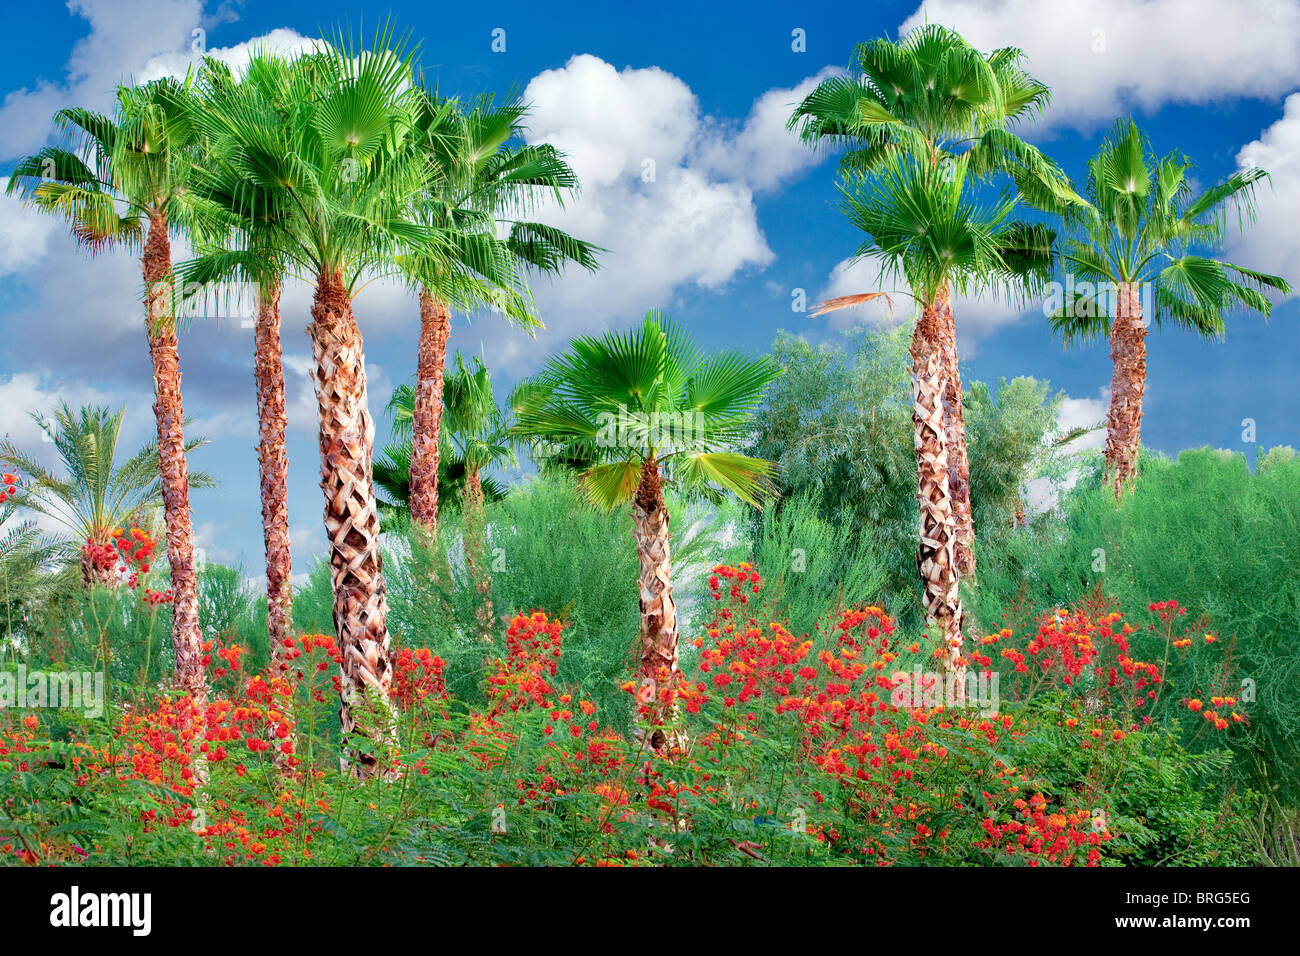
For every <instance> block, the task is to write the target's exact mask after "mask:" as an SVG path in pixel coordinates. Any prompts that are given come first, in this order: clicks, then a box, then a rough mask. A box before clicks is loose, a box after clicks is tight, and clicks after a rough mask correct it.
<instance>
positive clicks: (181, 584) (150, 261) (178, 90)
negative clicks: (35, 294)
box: [7, 78, 207, 706]
mask: <svg viewBox="0 0 1300 956" xmlns="http://www.w3.org/2000/svg"><path fill="white" fill-rule="evenodd" d="M189 95H190V90H189V85H188V82H186V83H178V82H177V81H176V80H173V79H170V78H168V79H161V80H156V81H154V82H151V83H147V84H145V85H144V86H139V87H131V86H124V87H119V88H118V91H117V104H116V107H115V109H114V111H113V114H112V115H111V116H109V115H104V114H100V113H95V112H92V111H90V110H84V109H79V108H69V109H62V110H59V112H58V113H56V114H55V123H56V124H57V125H58V126H59V127H60V128H61V129H62V130H64V131H65V132H68V133H69V134H71V135H72V137H73V143H72V144H71V148H68V149H64V148H59V147H46V148H45V149H42V150H41V151H40V152H39V153H37V154H35V155H33V156H29V157H27V158H26V159H24V160H22V161H21V162H19V163H18V165H17V167H16V168H15V169H14V173H13V176H12V178H11V179H10V181H9V185H8V187H7V189H8V191H9V192H13V191H15V190H20V191H21V192H22V194H23V195H24V196H25V198H26V199H27V200H28V201H29V202H30V203H31V204H32V205H34V206H35V207H36V208H37V209H40V210H42V211H44V212H47V213H50V214H52V215H58V216H62V217H64V218H65V219H67V220H68V221H69V222H70V223H71V225H72V232H73V235H74V236H76V237H77V239H78V241H79V242H81V243H82V244H83V245H85V246H86V247H87V248H88V249H90V250H91V252H95V251H98V250H101V249H103V248H106V247H109V246H114V245H121V246H125V247H126V248H127V249H130V250H132V251H135V250H136V249H141V248H142V252H143V254H142V256H141V260H140V261H141V268H142V271H143V274H144V290H145V291H144V306H145V331H146V333H147V335H148V339H149V356H150V359H151V360H152V365H153V384H154V399H155V400H154V416H155V418H156V419H157V424H158V457H159V471H160V473H161V491H162V497H163V518H164V522H165V524H166V528H167V559H168V562H169V564H170V565H171V581H172V590H173V593H174V595H175V600H174V603H173V606H172V646H173V648H174V650H175V654H176V680H177V684H178V685H179V686H180V687H182V688H183V689H184V690H185V691H186V692H188V693H189V694H190V695H191V696H192V697H193V699H194V700H195V701H196V702H197V703H198V704H199V705H200V706H202V704H203V702H204V701H206V699H207V687H206V679H205V677H204V673H203V666H202V656H203V640H202V633H201V631H200V629H199V604H198V591H197V578H196V574H195V565H194V534H193V524H192V521H191V518H190V504H189V473H188V472H189V467H188V464H187V462H186V458H185V449H186V442H185V436H184V432H183V423H184V421H185V414H184V409H183V407H182V402H181V387H180V381H181V379H180V360H179V354H178V351H177V338H176V315H175V307H174V306H175V303H174V292H173V282H172V264H171V231H172V230H174V229H177V228H181V229H183V228H184V227H185V225H186V221H187V218H188V213H189V211H190V209H191V207H192V199H191V195H190V193H189V191H188V190H187V189H186V183H185V172H186V171H187V169H188V168H189V164H188V163H187V162H186V161H185V158H186V154H187V152H188V151H189V150H190V149H191V148H192V145H193V139H192V131H191V129H190V127H189V124H188V122H187V116H186V114H187V109H186V102H187V100H188V98H189ZM146 223H147V225H148V229H147V233H146V231H145V224H146ZM142 240H143V246H142V245H141V243H142Z"/></svg>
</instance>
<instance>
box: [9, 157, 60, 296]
mask: <svg viewBox="0 0 1300 956" xmlns="http://www.w3.org/2000/svg"><path fill="white" fill-rule="evenodd" d="M8 186H9V177H8V176H0V276H6V275H12V274H13V273H17V272H22V271H23V270H25V269H27V268H29V267H31V266H33V265H35V264H36V263H37V262H38V261H40V258H41V256H43V255H45V243H46V240H47V239H49V236H50V233H51V232H53V231H54V228H55V223H54V221H53V220H52V219H50V217H49V216H44V215H41V214H40V213H38V212H36V211H35V210H33V209H31V208H29V207H27V206H25V205H24V204H23V201H22V200H21V199H20V198H18V197H17V196H6V195H5V194H4V192H5V189H6V188H7V187H8Z"/></svg>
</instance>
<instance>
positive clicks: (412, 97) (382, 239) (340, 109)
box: [193, 33, 445, 291]
mask: <svg viewBox="0 0 1300 956" xmlns="http://www.w3.org/2000/svg"><path fill="white" fill-rule="evenodd" d="M390 40H391V37H390V36H389V34H388V33H383V34H381V35H379V36H378V37H376V42H375V44H374V48H373V49H368V50H354V49H353V44H352V43H351V42H350V41H345V40H344V39H342V38H339V40H338V41H337V45H336V46H335V47H331V48H330V50H329V51H328V52H320V53H313V54H307V55H304V56H303V57H300V58H299V59H298V60H297V61H294V62H293V63H292V64H290V63H289V62H288V61H285V60H282V59H280V58H278V57H276V56H275V55H273V54H270V53H266V52H258V53H257V54H256V55H255V56H254V57H253V58H252V60H251V61H250V63H249V66H248V69H247V72H246V74H245V80H246V81H247V82H239V83H229V82H220V81H218V82H212V83H210V84H209V87H208V90H207V94H208V95H207V96H206V97H205V99H204V101H202V102H200V103H199V104H198V106H197V107H196V108H195V110H194V111H193V116H194V120H193V121H194V126H195V128H196V129H197V130H198V132H199V133H200V135H202V136H203V137H204V140H205V142H206V144H207V147H208V149H209V154H208V155H207V156H205V158H204V160H203V171H202V173H201V175H200V176H199V177H198V180H197V184H196V188H197V189H198V190H199V192H200V193H201V194H203V195H204V196H207V197H210V198H211V200H212V201H213V202H214V204H216V205H217V206H219V207H220V208H222V209H224V210H228V211H229V212H231V213H232V214H234V215H235V216H236V217H237V219H238V220H240V221H242V222H244V223H251V224H253V225H254V228H255V230H256V232H255V234H256V235H257V236H259V237H260V239H261V241H263V242H264V243H265V244H268V245H273V247H274V251H275V253H276V254H277V255H278V257H279V258H280V259H282V261H283V262H284V264H285V265H286V266H287V267H289V268H292V269H297V270H300V271H301V272H302V273H304V274H305V275H306V276H308V277H310V278H315V277H317V276H322V275H324V276H331V275H335V274H338V275H341V276H342V278H343V282H344V286H345V288H347V289H349V290H353V291H354V290H355V289H356V288H357V286H358V283H359V282H360V280H361V279H362V278H363V277H364V276H367V275H370V274H373V271H374V270H375V269H377V268H379V269H382V268H383V267H384V266H385V265H386V264H387V263H388V262H390V261H391V260H392V257H393V256H395V255H396V254H398V253H399V252H400V251H404V250H405V251H409V250H412V249H416V250H423V251H424V252H426V253H427V252H431V251H432V249H433V248H434V247H435V246H437V245H438V244H439V243H440V242H443V241H445V240H444V239H443V237H440V236H438V235H436V234H435V233H434V231H433V230H430V229H428V228H426V227H423V226H421V225H420V224H418V223H413V222H411V221H409V217H408V216H407V209H406V208H405V197H407V196H410V195H412V194H413V193H414V192H417V191H418V190H419V189H420V187H421V185H422V183H423V182H424V175H425V164H424V163H423V162H421V161H420V159H419V157H418V155H416V154H415V152H414V151H413V150H412V149H411V148H410V140H411V131H412V129H413V127H414V123H415V120H416V117H417V109H418V97H417V91H416V90H414V89H413V88H411V87H410V86H409V84H408V80H409V76H410V68H411V56H410V54H409V53H408V52H406V51H405V50H404V49H403V48H402V47H401V46H400V45H393V46H392V48H391V49H390ZM259 251H263V252H265V251H266V250H265V249H263V250H259ZM249 258H250V259H251V257H249ZM245 261H248V259H245Z"/></svg>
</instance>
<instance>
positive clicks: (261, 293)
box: [177, 53, 316, 663]
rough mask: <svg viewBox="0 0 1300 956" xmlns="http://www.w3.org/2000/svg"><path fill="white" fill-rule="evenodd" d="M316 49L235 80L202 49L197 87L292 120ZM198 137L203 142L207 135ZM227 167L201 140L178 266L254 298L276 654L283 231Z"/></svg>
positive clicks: (278, 215)
mask: <svg viewBox="0 0 1300 956" xmlns="http://www.w3.org/2000/svg"><path fill="white" fill-rule="evenodd" d="M315 62H316V60H315V59H314V58H313V57H310V56H308V57H302V58H300V59H298V60H296V61H287V60H284V59H281V58H279V57H276V56H275V55H273V54H267V53H264V54H261V55H259V56H257V57H255V58H253V59H252V60H251V61H250V63H249V65H248V69H247V70H246V72H245V74H244V75H243V76H242V77H241V79H240V82H239V83H235V82H234V76H233V74H232V73H231V70H230V68H229V67H228V66H227V65H226V64H224V63H221V62H219V61H217V60H213V59H211V58H208V59H206V60H205V61H204V63H203V68H202V70H201V71H200V74H199V83H200V86H199V94H200V95H201V96H203V97H204V98H205V99H206V100H207V101H208V103H209V104H211V107H212V108H214V109H223V108H230V107H232V106H236V105H239V106H240V107H242V106H243V105H244V104H252V108H253V109H256V110H257V111H259V112H265V113H267V114H274V115H276V116H278V117H279V122H281V123H288V122H290V121H291V114H292V112H293V111H294V109H295V108H296V104H295V102H294V101H293V100H292V98H291V97H292V93H293V91H294V88H293V85H292V84H291V83H290V82H288V74H289V71H291V70H295V69H297V70H304V71H307V70H310V69H311V68H312V65H313V64H314V63H315ZM204 145H205V147H206V146H209V145H210V144H206V143H205V144H204ZM232 172H233V171H232V169H231V167H230V166H229V165H228V164H227V163H225V162H223V161H221V160H219V159H217V158H216V157H214V156H213V155H212V149H211V148H205V149H204V150H203V151H202V153H201V154H200V155H199V156H198V157H197V158H196V161H195V163H194V168H193V169H192V170H191V172H190V176H189V179H190V182H191V184H192V187H193V189H194V190H195V191H196V192H197V193H199V194H200V195H202V196H203V197H204V198H205V199H206V200H207V202H206V204H205V209H204V212H205V216H204V217H203V218H202V220H201V222H200V223H199V227H200V228H198V229H196V230H194V231H195V232H196V233H197V234H198V235H197V236H196V241H195V252H196V256H195V258H194V259H192V260H190V261H189V262H185V263H182V264H181V265H180V266H179V267H178V268H177V274H178V276H179V277H180V278H181V280H182V281H181V287H182V288H183V289H184V290H186V292H187V293H189V294H191V295H193V294H198V293H204V294H206V293H207V292H209V291H211V290H216V292H217V294H218V295H219V294H220V291H221V290H223V289H228V288H230V287H231V286H236V287H238V286H251V287H252V289H253V291H254V297H255V302H256V313H257V317H256V321H255V323H254V335H253V342H254V345H253V378H254V383H255V385H256V389H257V423H258V446H257V461H258V472H259V477H260V480H261V489H262V537H263V542H264V546H265V552H266V610H267V614H266V626H267V635H268V639H269V644H270V647H271V656H272V660H273V661H275V662H277V663H279V662H280V661H281V658H282V656H283V653H284V650H285V648H286V646H287V645H286V643H285V639H286V638H287V637H289V636H290V635H291V632H292V630H293V554H292V550H291V547H290V539H289V490H288V483H289V455H288V451H287V449H286V446H285V430H286V428H287V425H288V417H287V414H286V410H285V392H284V361H283V354H282V350H281V346H280V291H281V289H282V287H283V285H284V279H285V273H286V270H287V262H286V255H285V252H284V250H283V247H284V245H285V244H286V243H287V242H288V241H290V239H289V236H288V234H287V230H286V226H287V222H286V218H285V216H284V215H283V210H282V209H281V207H278V206H272V205H269V204H266V203H258V202H257V201H256V199H255V198H254V197H253V196H250V195H247V194H246V193H245V191H244V190H243V189H242V188H241V186H242V184H241V182H240V181H239V180H238V179H237V178H236V177H235V175H232Z"/></svg>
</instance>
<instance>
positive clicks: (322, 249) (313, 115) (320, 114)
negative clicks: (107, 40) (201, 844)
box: [194, 31, 443, 778]
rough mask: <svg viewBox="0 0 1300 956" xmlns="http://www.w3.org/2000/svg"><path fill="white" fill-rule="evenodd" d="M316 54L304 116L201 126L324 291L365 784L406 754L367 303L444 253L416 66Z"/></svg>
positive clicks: (295, 94) (225, 115) (340, 534)
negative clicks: (409, 202)
mask: <svg viewBox="0 0 1300 956" xmlns="http://www.w3.org/2000/svg"><path fill="white" fill-rule="evenodd" d="M311 56H312V68H311V69H310V70H302V69H294V70H288V71H285V76H284V82H285V83H286V84H287V85H288V97H287V99H288V101H290V102H292V103H294V104H296V108H295V109H294V110H293V111H292V113H291V114H290V116H289V117H288V118H287V121H286V117H284V116H282V115H281V114H280V112H279V110H278V109H277V107H276V106H275V105H274V104H271V103H267V102H264V101H261V100H259V99H258V98H256V97H243V96H231V97H223V98H220V99H218V100H216V101H214V102H210V103H201V104H200V105H199V107H198V108H197V109H196V111H195V118H194V123H195V126H196V127H197V129H198V130H199V132H200V133H201V134H202V135H203V136H204V137H205V139H206V141H207V143H209V144H210V148H211V150H212V157H211V159H210V160H209V162H210V164H211V165H212V166H213V168H215V169H218V170H220V173H221V178H222V180H223V183H224V186H223V188H224V189H225V191H226V192H228V193H229V194H231V195H235V196H237V197H238V202H239V204H240V206H241V207H242V208H244V209H248V210H257V211H258V215H260V216H263V217H265V218H266V219H268V220H273V221H275V222H277V223H279V226H278V228H277V234H278V235H279V237H280V239H279V241H277V243H276V248H277V250H278V251H279V252H280V253H281V254H282V255H283V261H284V262H285V264H286V266H287V267H288V268H289V269H290V270H293V271H295V272H297V273H300V274H303V275H305V276H308V277H310V279H311V280H312V281H313V282H314V284H315V294H314V299H313V303H312V309H311V314H312V322H311V324H310V325H309V326H308V335H309V336H310V338H311V342H312V352H313V355H314V358H315V362H316V369H315V384H316V398H317V404H318V406H319V410H320V452H321V490H322V491H323V492H324V496H325V531H326V537H327V540H328V541H329V550H330V568H331V580H332V585H333V589H334V621H335V627H336V630H337V633H338V639H339V646H340V650H341V652H342V663H341V665H340V668H341V691H340V693H341V700H342V703H341V707H340V716H341V720H342V725H343V733H344V736H345V739H346V741H347V742H346V744H345V746H344V748H343V757H342V762H343V765H344V769H345V770H347V771H348V772H350V773H352V774H354V775H355V776H358V777H371V776H382V777H385V778H387V777H390V776H391V775H392V771H393V764H392V763H391V759H390V758H391V756H392V753H393V747H394V745H395V742H396V737H395V712H394V711H393V708H392V704H391V701H390V700H389V696H388V694H389V688H390V686H391V683H392V678H393V674H392V667H391V663H390V658H389V646H390V636H389V631H388V625H387V620H386V618H387V599H386V596H385V594H386V589H385V585H384V577H383V563H382V558H381V555H380V551H379V535H380V518H379V509H378V504H377V500H376V496H375V485H374V473H373V465H372V460H371V457H372V453H373V448H374V420H373V418H372V417H371V414H370V409H369V399H368V394H367V389H366V370H365V351H364V345H363V342H362V337H361V330H360V327H359V326H358V324H357V320H356V315H355V312H354V311H353V299H354V296H355V295H356V293H357V292H358V291H359V289H360V288H361V286H362V284H363V283H364V282H365V281H366V280H367V279H368V278H369V277H372V276H373V275H375V274H376V271H377V270H380V271H382V270H383V269H385V268H386V267H387V265H388V264H389V263H391V262H392V261H393V260H394V258H396V257H397V256H398V255H401V254H408V255H413V256H420V257H432V256H434V255H435V254H436V250H435V246H436V245H437V244H439V243H441V242H443V240H442V238H441V237H440V236H439V235H438V234H437V232H436V230H432V229H430V228H428V227H427V226H424V225H422V224H419V223H415V222H412V221H411V220H410V219H409V218H408V217H407V209H406V197H409V196H411V195H413V194H416V193H417V192H418V191H419V189H420V188H421V184H422V183H424V182H425V181H426V174H427V163H425V162H424V161H423V158H422V156H421V155H420V154H419V152H418V151H417V150H415V149H413V148H412V146H411V135H412V131H413V129H414V128H415V120H416V118H417V115H418V113H417V110H418V104H419V101H418V97H417V91H416V89H415V88H413V87H412V86H411V82H410V81H411V55H410V53H408V52H407V51H406V50H405V48H404V46H403V45H402V44H401V43H394V42H393V37H392V35H391V33H390V32H388V31H381V32H380V33H379V34H377V35H376V36H375V37H374V38H373V42H372V45H371V47H370V48H362V47H360V46H359V45H356V44H354V43H353V42H352V40H350V39H345V38H342V37H340V38H338V39H337V40H336V42H335V44H334V45H333V46H332V47H331V48H330V49H329V50H327V51H325V52H321V53H317V54H312V55H311ZM253 59H254V60H259V59H262V60H265V59H266V55H265V54H257V55H255V56H254V57H253ZM258 68H260V67H253V66H250V68H249V70H250V72H252V71H253V70H254V69H258ZM209 188H211V187H210V186H209Z"/></svg>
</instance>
